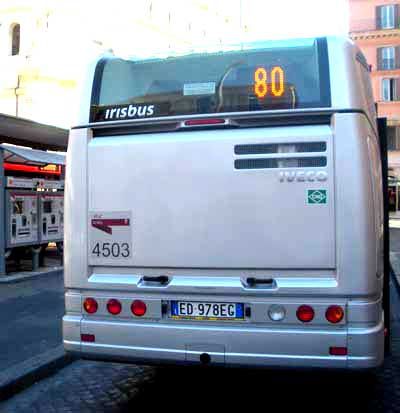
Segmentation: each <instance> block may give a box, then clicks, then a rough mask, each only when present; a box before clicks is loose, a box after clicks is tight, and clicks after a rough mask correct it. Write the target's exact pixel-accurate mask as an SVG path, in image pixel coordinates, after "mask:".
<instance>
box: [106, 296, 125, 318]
mask: <svg viewBox="0 0 400 413" xmlns="http://www.w3.org/2000/svg"><path fill="white" fill-rule="evenodd" d="M107 310H108V312H109V313H110V314H113V315H117V314H119V313H120V312H121V310H122V306H121V303H120V302H119V301H118V300H115V299H114V298H112V299H111V300H108V303H107Z"/></svg>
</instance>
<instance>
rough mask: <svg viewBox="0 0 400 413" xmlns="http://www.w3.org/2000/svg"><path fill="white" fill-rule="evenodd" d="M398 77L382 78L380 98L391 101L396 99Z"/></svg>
mask: <svg viewBox="0 0 400 413" xmlns="http://www.w3.org/2000/svg"><path fill="white" fill-rule="evenodd" d="M397 89H398V79H382V100H383V101H385V102H391V101H394V100H399V99H398V93H399V92H400V90H397Z"/></svg>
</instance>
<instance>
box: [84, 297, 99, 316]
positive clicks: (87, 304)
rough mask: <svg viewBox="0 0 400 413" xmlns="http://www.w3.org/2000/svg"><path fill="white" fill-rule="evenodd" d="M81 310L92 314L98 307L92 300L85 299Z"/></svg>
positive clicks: (89, 298)
mask: <svg viewBox="0 0 400 413" xmlns="http://www.w3.org/2000/svg"><path fill="white" fill-rule="evenodd" d="M83 308H84V309H85V311H86V312H87V313H89V314H93V313H95V312H96V311H97V309H98V308H99V306H98V304H97V301H96V300H95V299H94V298H91V297H88V298H85V301H84V302H83Z"/></svg>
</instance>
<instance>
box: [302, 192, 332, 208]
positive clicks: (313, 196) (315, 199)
mask: <svg viewBox="0 0 400 413" xmlns="http://www.w3.org/2000/svg"><path fill="white" fill-rule="evenodd" d="M327 201H328V193H327V190H326V189H308V190H307V204H309V205H311V204H327Z"/></svg>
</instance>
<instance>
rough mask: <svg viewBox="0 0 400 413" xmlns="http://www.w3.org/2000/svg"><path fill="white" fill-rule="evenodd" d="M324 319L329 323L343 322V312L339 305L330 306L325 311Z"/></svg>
mask: <svg viewBox="0 0 400 413" xmlns="http://www.w3.org/2000/svg"><path fill="white" fill-rule="evenodd" d="M325 317H326V319H327V320H328V321H329V322H330V323H333V324H336V323H339V322H340V321H342V320H343V317H344V310H343V308H342V307H340V306H339V305H331V306H330V307H328V309H327V310H326V313H325Z"/></svg>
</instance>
